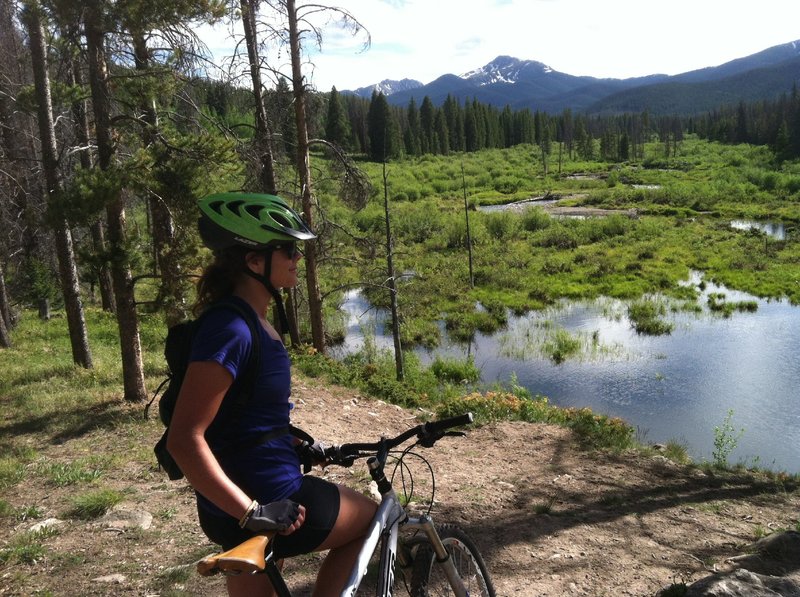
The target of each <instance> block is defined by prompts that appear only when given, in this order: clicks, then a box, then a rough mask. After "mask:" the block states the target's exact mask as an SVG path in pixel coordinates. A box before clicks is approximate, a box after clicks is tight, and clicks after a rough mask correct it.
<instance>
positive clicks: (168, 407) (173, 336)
mask: <svg viewBox="0 0 800 597" xmlns="http://www.w3.org/2000/svg"><path fill="white" fill-rule="evenodd" d="M214 309H230V310H232V311H235V312H236V313H237V314H238V315H239V316H240V317H241V318H242V319H244V320H245V322H246V323H247V326H248V327H249V328H250V334H251V336H252V338H253V344H252V348H251V350H250V358H249V360H248V364H247V369H246V370H245V373H244V378H243V381H242V384H241V386H240V391H239V392H238V393H237V394H236V396H235V399H236V404H235V405H234V408H233V410H232V412H231V414H232V415H233V416H236V415H238V414H239V413H241V412H242V410H243V408H242V407H243V406H245V404H246V403H247V400H248V399H249V398H250V396H251V395H252V393H253V388H254V386H255V380H256V377H257V376H258V365H259V363H260V361H261V350H260V345H259V333H258V328H257V327H256V326H257V324H258V322H257V321H255V320H254V318H253V313H252V312H251V311H250V310H249V309H245V308H243V307H242V306H241V305H239V304H238V303H236V302H233V301H220V302H218V303H214V304H212V305H210V306H209V307H208V308H207V309H206V310H205V311H204V312H203V313H202V314H201V315H200V316H199V317H198V318H197V319H191V320H189V321H184V322H182V323H178V324H175V325H173V326H171V327H170V328H169V330H167V337H166V340H165V341H164V358H165V359H166V361H167V368H168V372H167V377H166V379H164V381H162V382H161V384H159V386H158V388H156V391H155V392H154V393H153V397H152V398H151V400H150V402H149V403H148V405H147V407H146V408H145V418H147V417H148V413H149V410H150V407H151V406H152V404H153V402H154V401H155V399H156V398H157V397H158V394H159V392H161V390H162V389H163V390H164V391H163V393H162V394H161V398H160V400H159V401H158V416H159V418H160V419H161V422H162V423H163V424H164V426H165V427H166V429H165V430H164V433H163V435H162V436H161V439H159V440H158V442H157V443H156V445H155V447H154V448H153V452H155V455H156V460H157V461H158V464H159V466H160V467H161V468H163V469H164V470H165V471H166V473H167V476H168V477H169V478H170V479H171V480H173V481H176V480H178V479H182V478H183V472H182V471H181V469H180V467H179V466H178V464H177V463H176V462H175V460H174V459H173V458H172V455H171V454H170V453H169V451H168V450H167V434H168V433H169V424H170V421H171V420H172V413H173V412H174V411H175V404H176V402H177V400H178V394H180V391H181V385H182V384H183V378H184V377H185V376H186V369H187V368H188V367H189V357H190V356H191V352H192V343H193V341H194V336H195V334H196V333H197V330H198V329H199V328H200V322H201V321H202V319H203V317H204V316H205V315H206V314H207V313H209V312H210V311H212V310H214ZM229 393H230V390H229ZM228 398H229V397H228V395H226V396H225V400H227V399H228ZM286 433H289V429H279V430H276V431H273V432H269V433H268V434H262V435H259V436H258V437H257V438H254V439H255V443H261V442H264V441H267V440H269V439H274V438H275V437H279V436H281V435H285V434H286ZM247 443H253V441H252V440H251V441H250V442H247ZM231 447H232V446H231Z"/></svg>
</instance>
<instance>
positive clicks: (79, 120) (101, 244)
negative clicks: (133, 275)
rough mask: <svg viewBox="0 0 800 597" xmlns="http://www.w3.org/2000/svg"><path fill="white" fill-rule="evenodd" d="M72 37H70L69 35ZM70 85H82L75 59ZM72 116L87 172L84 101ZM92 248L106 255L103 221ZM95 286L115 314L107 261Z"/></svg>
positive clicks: (95, 230)
mask: <svg viewBox="0 0 800 597" xmlns="http://www.w3.org/2000/svg"><path fill="white" fill-rule="evenodd" d="M70 37H72V35H70ZM70 78H71V80H70V83H71V84H72V85H83V75H82V73H81V68H80V63H79V62H78V60H76V59H75V58H73V59H72V68H71V69H70ZM72 115H73V117H74V118H75V138H76V139H77V141H78V143H79V144H80V146H81V151H80V162H81V168H83V169H84V170H89V169H90V168H91V167H92V165H93V164H92V154H91V153H90V151H89V118H88V115H87V113H86V101H85V100H79V101H77V102H75V103H73V104H72ZM90 229H91V234H92V246H93V247H94V251H95V253H96V254H98V255H105V254H106V239H105V232H104V231H103V220H102V218H98V219H97V220H96V221H95V222H94V223H93V224H92V225H91V226H90ZM97 284H98V286H99V287H100V303H101V305H102V307H103V311H108V312H110V313H115V312H116V310H117V306H116V302H115V301H114V289H113V288H112V285H111V272H110V271H109V268H108V261H107V260H105V259H103V261H102V263H101V264H100V267H99V269H98V270H97Z"/></svg>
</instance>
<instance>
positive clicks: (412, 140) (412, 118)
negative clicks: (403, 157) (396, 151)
mask: <svg viewBox="0 0 800 597" xmlns="http://www.w3.org/2000/svg"><path fill="white" fill-rule="evenodd" d="M406 119H407V121H408V126H407V127H406V130H405V132H404V133H403V141H404V145H405V148H406V154H408V155H412V156H417V155H421V154H422V150H421V146H420V120H419V110H418V109H417V102H416V100H415V99H414V98H413V97H412V98H411V100H410V101H409V102H408V110H407V115H406Z"/></svg>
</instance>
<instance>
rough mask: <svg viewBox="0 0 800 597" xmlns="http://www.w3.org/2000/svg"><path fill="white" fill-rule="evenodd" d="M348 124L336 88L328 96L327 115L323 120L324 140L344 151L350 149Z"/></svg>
mask: <svg viewBox="0 0 800 597" xmlns="http://www.w3.org/2000/svg"><path fill="white" fill-rule="evenodd" d="M351 136H352V134H351V132H350V123H349V121H348V120H347V117H346V115H345V111H344V107H343V106H342V100H341V97H340V96H339V92H338V91H337V90H336V87H335V86H334V87H332V88H331V92H330V93H329V94H328V113H327V117H326V118H325V139H327V140H328V141H330V142H331V143H335V144H336V145H338V146H339V147H342V148H344V149H350V147H351V141H350V140H351Z"/></svg>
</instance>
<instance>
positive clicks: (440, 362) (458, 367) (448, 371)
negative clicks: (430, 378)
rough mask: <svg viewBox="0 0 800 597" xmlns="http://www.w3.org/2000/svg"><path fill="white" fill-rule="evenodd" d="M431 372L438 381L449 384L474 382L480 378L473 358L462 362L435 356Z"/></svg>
mask: <svg viewBox="0 0 800 597" xmlns="http://www.w3.org/2000/svg"><path fill="white" fill-rule="evenodd" d="M431 371H432V372H433V374H434V375H435V376H436V379H438V380H439V381H443V382H451V383H467V382H476V381H478V380H479V379H480V377H481V372H480V369H478V368H477V367H476V366H475V359H474V358H473V357H469V358H468V359H466V360H462V359H447V358H444V357H440V356H437V357H436V358H435V359H434V361H433V363H431Z"/></svg>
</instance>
